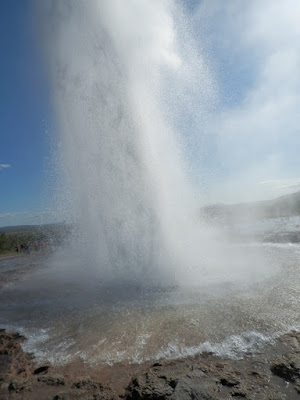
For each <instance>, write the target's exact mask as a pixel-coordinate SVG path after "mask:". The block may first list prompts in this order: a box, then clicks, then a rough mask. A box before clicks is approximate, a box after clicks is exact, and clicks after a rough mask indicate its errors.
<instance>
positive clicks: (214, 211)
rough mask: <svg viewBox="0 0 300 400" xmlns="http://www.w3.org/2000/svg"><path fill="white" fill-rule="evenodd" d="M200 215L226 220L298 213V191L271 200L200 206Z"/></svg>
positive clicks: (299, 198) (299, 205)
mask: <svg viewBox="0 0 300 400" xmlns="http://www.w3.org/2000/svg"><path fill="white" fill-rule="evenodd" d="M201 215H202V216H203V217H204V218H207V219H210V220H211V219H215V220H223V221H225V220H226V221H228V222H235V221H243V220H253V219H263V218H279V217H291V216H294V215H300V192H296V193H292V194H288V195H284V196H280V197H277V198H276V199H273V200H264V201H256V202H252V203H240V204H229V205H227V204H215V205H209V206H205V207H202V209H201Z"/></svg>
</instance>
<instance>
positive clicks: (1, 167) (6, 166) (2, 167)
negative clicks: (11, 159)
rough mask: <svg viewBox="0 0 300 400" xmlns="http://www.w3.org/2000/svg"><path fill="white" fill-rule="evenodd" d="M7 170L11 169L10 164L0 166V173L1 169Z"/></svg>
mask: <svg viewBox="0 0 300 400" xmlns="http://www.w3.org/2000/svg"><path fill="white" fill-rule="evenodd" d="M7 168H11V165H10V164H0V171H1V170H2V169H7Z"/></svg>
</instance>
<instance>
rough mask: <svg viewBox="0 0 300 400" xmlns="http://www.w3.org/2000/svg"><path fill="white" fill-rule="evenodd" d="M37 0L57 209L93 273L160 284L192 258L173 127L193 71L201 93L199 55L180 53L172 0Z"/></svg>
mask: <svg viewBox="0 0 300 400" xmlns="http://www.w3.org/2000/svg"><path fill="white" fill-rule="evenodd" d="M45 4H47V5H45ZM45 4H44V3H43V6H42V7H43V9H42V13H43V16H44V17H46V18H44V19H43V21H44V25H45V27H46V28H45V32H46V38H47V39H46V40H47V42H46V47H47V49H48V53H47V57H48V60H49V64H50V71H51V74H52V81H53V96H54V104H55V109H56V115H57V122H58V130H59V132H60V133H61V149H62V153H61V154H62V166H63V169H64V171H65V175H66V182H67V183H66V185H67V187H68V191H69V193H70V196H69V203H68V204H67V207H64V208H68V209H69V211H70V210H72V221H74V222H75V224H76V225H77V226H78V229H79V231H78V232H79V235H78V236H79V242H78V243H76V246H75V247H77V248H79V250H80V253H81V254H85V255H86V256H87V259H86V261H85V266H86V265H91V264H93V265H94V266H96V268H98V269H100V270H101V277H102V278H103V279H105V278H106V279H114V280H115V279H120V280H122V281H123V280H124V279H125V280H128V279H129V280H130V281H132V280H134V281H138V282H141V281H143V280H148V281H149V279H150V280H151V281H154V282H155V281H158V282H161V281H162V280H163V278H164V276H167V280H168V282H169V283H170V282H172V280H173V278H174V274H175V272H174V271H176V268H175V265H180V266H183V267H184V268H186V267H187V266H188V265H189V264H193V263H198V262H199V254H198V248H199V243H198V239H199V237H198V236H199V233H196V231H197V229H198V227H196V226H195V215H196V214H195V215H193V212H194V211H195V212H196V210H197V208H198V207H199V203H198V204H197V203H196V202H195V200H194V195H193V193H192V190H191V189H190V188H189V184H188V182H187V179H186V177H185V173H184V168H183V165H182V160H181V159H182V155H181V152H180V150H179V149H180V146H179V142H180V139H179V136H178V135H177V134H175V131H174V126H175V125H176V119H177V120H178V119H180V117H178V115H179V113H180V111H182V109H181V108H180V104H181V105H182V104H183V103H181V101H183V102H186V107H189V106H190V105H191V104H190V103H189V96H188V95H187V92H188V91H187V90H186V89H187V86H188V85H189V84H190V83H189V82H190V81H191V80H193V87H192V86H191V87H190V89H191V88H193V90H194V95H195V94H196V92H197V90H198V89H199V85H200V83H199V82H198V81H199V76H201V79H202V82H201V85H202V86H201V87H202V93H204V95H207V93H208V92H209V91H210V88H209V79H208V78H209V77H208V72H207V70H206V69H205V68H204V65H203V64H201V62H200V61H199V59H198V61H197V63H196V64H195V62H194V63H193V62H192V57H195V54H192V52H191V51H190V50H185V53H184V51H183V49H184V45H185V44H184V43H183V42H181V43H180V41H179V40H178V38H177V37H176V30H175V26H174V18H175V16H176V12H177V11H176V7H175V5H174V3H173V2H172V1H164V2H162V1H160V0H151V1H148V0H139V1H134V0H130V1H126V2H124V1H120V0H113V1H112V0H110V1H93V2H82V1H74V0H72V1H68V0H65V1H51V2H49V3H45ZM178 29H183V27H182V26H181V27H180V26H178ZM182 32H183V30H182ZM182 39H183V41H184V39H185V38H184V37H183V38H182ZM187 48H188V46H186V49H187ZM195 59H196V58H195ZM192 64H193V66H192V67H191V65H192ZM195 66H196V69H195ZM193 68H194V69H193ZM195 71H196V74H197V76H198V81H196V80H195V79H192V78H195V76H192V75H193V74H195ZM175 78H176V79H175ZM203 82H205V84H204V83H203ZM183 93H185V96H184V98H183V100H180V95H182V94H183ZM197 96H198V102H199V104H200V100H199V93H197ZM190 100H191V99H190ZM200 108H201V105H199V109H200ZM199 109H198V111H199ZM192 226H193V228H191V227H192ZM189 257H190V259H189Z"/></svg>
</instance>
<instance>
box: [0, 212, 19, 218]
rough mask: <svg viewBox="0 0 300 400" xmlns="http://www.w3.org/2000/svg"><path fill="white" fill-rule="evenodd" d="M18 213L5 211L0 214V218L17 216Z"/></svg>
mask: <svg viewBox="0 0 300 400" xmlns="http://www.w3.org/2000/svg"><path fill="white" fill-rule="evenodd" d="M17 215H18V213H4V214H0V218H15V217H16V216H17Z"/></svg>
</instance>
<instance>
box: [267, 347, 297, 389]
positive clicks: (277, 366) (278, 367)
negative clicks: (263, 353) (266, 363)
mask: <svg viewBox="0 0 300 400" xmlns="http://www.w3.org/2000/svg"><path fill="white" fill-rule="evenodd" d="M271 371H272V372H273V374H275V375H277V376H280V377H281V378H284V379H286V380H288V381H291V382H296V381H297V380H298V379H299V378H300V354H299V353H296V354H295V353H288V354H286V355H285V356H284V357H282V358H280V359H278V360H276V361H274V362H273V363H272V364H271Z"/></svg>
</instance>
